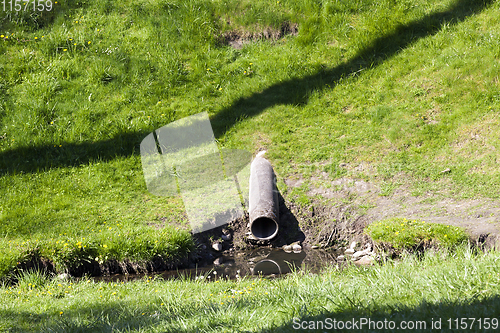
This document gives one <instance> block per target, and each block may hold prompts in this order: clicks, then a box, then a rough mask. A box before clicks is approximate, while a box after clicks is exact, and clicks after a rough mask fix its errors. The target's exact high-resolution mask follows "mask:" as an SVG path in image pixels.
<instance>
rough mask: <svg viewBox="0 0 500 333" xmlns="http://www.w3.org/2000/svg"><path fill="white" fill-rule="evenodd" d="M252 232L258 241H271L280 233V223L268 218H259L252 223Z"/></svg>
mask: <svg viewBox="0 0 500 333" xmlns="http://www.w3.org/2000/svg"><path fill="white" fill-rule="evenodd" d="M250 231H251V232H252V235H254V236H255V237H256V238H258V239H263V240H266V239H271V238H273V237H274V236H276V234H277V233H278V223H276V222H275V221H273V220H272V219H270V218H268V217H259V218H256V219H255V220H254V221H253V222H252V225H251V227H250Z"/></svg>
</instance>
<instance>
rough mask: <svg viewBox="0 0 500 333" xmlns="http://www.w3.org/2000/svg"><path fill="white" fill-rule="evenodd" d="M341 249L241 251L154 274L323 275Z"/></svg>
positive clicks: (133, 276) (205, 276)
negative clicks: (204, 262)
mask: <svg viewBox="0 0 500 333" xmlns="http://www.w3.org/2000/svg"><path fill="white" fill-rule="evenodd" d="M340 254H341V251H339V250H321V249H314V250H312V249H309V250H304V251H300V252H293V251H291V252H287V251H284V250H283V249H275V248H269V247H265V248H264V247H262V248H257V249H252V250H245V251H238V252H232V253H227V254H224V255H222V256H220V257H218V258H217V259H216V260H215V261H214V262H213V263H212V264H210V265H206V266H203V267H195V268H187V269H178V270H170V271H164V272H159V273H155V274H153V276H156V277H161V278H163V279H189V280H196V279H200V278H201V279H205V280H207V281H210V280H212V281H214V280H217V279H219V278H225V279H238V278H243V277H245V276H264V277H267V278H274V277H279V276H283V275H286V274H288V273H291V272H292V271H295V270H303V271H307V272H309V273H319V272H320V271H321V270H322V269H324V268H326V267H329V266H335V265H337V264H338V262H337V257H338V256H339V255H340ZM145 276H151V274H115V275H112V276H101V277H95V278H93V279H94V281H107V282H117V281H134V280H138V279H143V278H144V277H145Z"/></svg>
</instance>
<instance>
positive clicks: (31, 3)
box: [0, 0, 52, 12]
mask: <svg viewBox="0 0 500 333" xmlns="http://www.w3.org/2000/svg"><path fill="white" fill-rule="evenodd" d="M0 8H1V9H2V10H3V11H4V12H6V11H10V12H20V11H24V12H26V11H33V12H43V11H48V12H49V11H51V10H52V1H51V0H1V1H0Z"/></svg>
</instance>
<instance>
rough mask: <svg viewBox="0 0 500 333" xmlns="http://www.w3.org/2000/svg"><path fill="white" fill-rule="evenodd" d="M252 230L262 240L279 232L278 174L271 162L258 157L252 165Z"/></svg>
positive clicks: (250, 207) (250, 213)
mask: <svg viewBox="0 0 500 333" xmlns="http://www.w3.org/2000/svg"><path fill="white" fill-rule="evenodd" d="M248 210H249V215H250V232H251V233H252V236H253V237H255V238H256V239H260V240H270V239H273V238H274V237H275V236H276V235H277V234H278V229H279V227H278V222H279V203H278V190H277V188H276V175H275V174H274V170H273V167H272V166H271V163H270V162H269V161H268V160H266V159H265V158H263V157H260V156H258V157H256V158H255V159H254V160H253V162H252V165H251V166H250V193H249V209H248Z"/></svg>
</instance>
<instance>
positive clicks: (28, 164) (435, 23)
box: [0, 0, 493, 176]
mask: <svg viewBox="0 0 500 333" xmlns="http://www.w3.org/2000/svg"><path fill="white" fill-rule="evenodd" d="M492 2H493V0H458V1H457V2H456V3H455V4H454V5H452V6H451V7H450V8H449V9H447V10H444V11H440V12H436V13H433V14H430V15H428V16H426V17H424V18H422V19H420V20H417V21H414V22H411V23H409V24H407V25H402V26H400V27H399V28H398V29H396V31H394V32H392V33H390V34H387V35H385V36H382V37H380V38H378V39H375V40H374V41H373V43H372V44H371V45H370V46H368V47H367V48H365V49H363V50H361V51H360V52H359V53H358V54H357V55H356V56H355V57H354V58H352V59H351V60H349V61H347V62H346V63H343V64H340V65H338V66H336V67H333V68H331V69H327V70H323V71H321V72H319V73H317V74H314V75H310V76H306V77H304V78H300V79H290V80H288V81H284V82H281V83H278V84H275V85H272V86H270V87H268V88H266V89H264V90H263V91H261V92H258V93H254V94H253V95H251V96H249V97H246V98H242V99H240V100H238V101H236V102H235V103H233V105H232V106H230V107H228V108H226V109H223V110H221V111H220V112H218V113H217V114H216V115H215V116H214V117H213V118H212V119H211V123H212V127H213V130H214V134H215V136H216V137H221V136H222V135H224V133H225V132H226V131H227V130H229V129H230V128H231V127H232V126H234V125H235V124H236V122H237V121H238V119H241V117H254V116H256V115H258V114H260V113H262V112H263V111H264V110H266V109H267V108H269V107H272V106H275V105H279V104H304V103H307V99H308V96H309V95H310V93H311V92H312V91H320V90H323V89H325V87H328V88H329V89H330V88H331V87H333V86H334V85H336V84H337V83H339V82H340V80H341V79H342V78H344V77H349V76H353V75H357V73H359V72H360V71H362V70H366V69H370V68H373V67H376V66H378V65H380V64H382V63H383V62H385V61H386V60H388V59H390V58H391V57H393V56H395V55H397V54H398V53H399V52H401V51H402V50H403V49H405V48H406V47H408V46H409V45H410V44H411V43H414V42H416V41H417V40H419V39H421V38H424V37H428V36H432V35H434V34H436V33H438V32H439V31H440V30H441V28H442V27H443V25H445V24H449V25H454V24H457V23H460V22H462V21H464V20H465V19H466V18H468V17H470V16H472V15H475V14H478V13H480V12H481V11H482V10H484V9H485V8H486V7H487V6H489V5H490V4H491V3H492ZM147 134H149V133H146V132H133V133H125V134H121V135H119V136H116V137H115V138H112V139H109V140H103V141H99V142H96V143H93V142H92V143H90V142H86V143H77V144H75V143H67V144H63V145H62V147H53V146H52V145H45V146H40V147H20V148H15V149H13V150H7V151H4V152H1V153H0V176H1V175H4V174H8V173H15V172H19V173H28V172H37V171H39V170H45V169H50V168H57V167H68V166H75V165H80V164H86V163H88V162H90V161H92V160H103V161H109V160H112V159H115V158H117V157H120V156H130V155H133V154H134V153H138V147H139V144H140V142H141V140H142V139H143V138H144V137H145V136H146V135H147Z"/></svg>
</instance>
